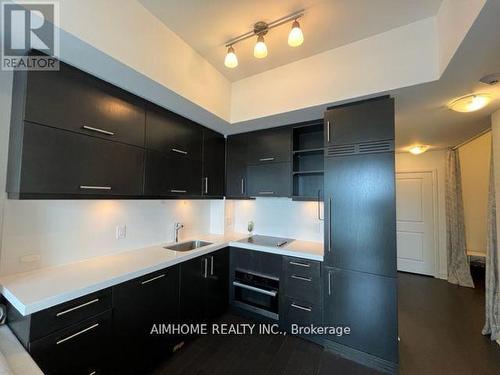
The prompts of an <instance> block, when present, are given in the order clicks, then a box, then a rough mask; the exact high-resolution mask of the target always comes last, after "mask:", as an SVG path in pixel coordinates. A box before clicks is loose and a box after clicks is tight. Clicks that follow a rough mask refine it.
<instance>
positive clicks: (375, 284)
mask: <svg viewBox="0 0 500 375" xmlns="http://www.w3.org/2000/svg"><path fill="white" fill-rule="evenodd" d="M394 172H395V171H394V101H393V99H392V98H389V97H382V98H377V99H373V100H367V101H363V102H359V103H353V104H349V105H344V106H339V107H335V108H331V109H329V110H327V111H326V112H325V177H324V178H325V196H324V199H325V203H324V204H325V206H324V207H325V258H324V269H323V275H324V287H323V291H324V323H325V325H328V326H332V325H335V326H337V325H343V326H348V327H350V329H351V333H350V334H349V335H344V336H341V337H339V336H329V337H328V338H327V340H325V345H326V346H327V347H329V348H330V349H333V350H334V351H337V352H340V353H341V354H343V355H344V356H347V357H350V358H352V359H356V360H358V361H361V362H364V363H366V364H367V365H370V366H373V367H376V368H379V369H382V370H385V371H388V372H396V371H397V367H398V365H397V363H398V332H397V278H396V207H395V181H394V179H395V177H394Z"/></svg>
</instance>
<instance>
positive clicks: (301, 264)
mask: <svg viewBox="0 0 500 375" xmlns="http://www.w3.org/2000/svg"><path fill="white" fill-rule="evenodd" d="M289 263H290V264H291V265H292V266H299V267H306V268H309V267H311V265H310V264H308V263H300V262H293V261H291V262H289Z"/></svg>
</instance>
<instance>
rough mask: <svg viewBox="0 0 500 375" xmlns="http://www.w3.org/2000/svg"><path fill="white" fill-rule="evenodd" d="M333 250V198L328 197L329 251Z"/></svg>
mask: <svg viewBox="0 0 500 375" xmlns="http://www.w3.org/2000/svg"><path fill="white" fill-rule="evenodd" d="M330 251H332V198H331V197H330V198H329V199H328V252H330Z"/></svg>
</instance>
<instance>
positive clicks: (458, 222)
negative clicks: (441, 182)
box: [446, 149, 474, 288]
mask: <svg viewBox="0 0 500 375" xmlns="http://www.w3.org/2000/svg"><path fill="white" fill-rule="evenodd" d="M446 224H447V225H446V232H447V253H448V282H450V283H452V284H457V285H460V286H467V287H471V288H474V282H473V281H472V277H471V274H470V267H469V260H468V259H467V254H466V244H465V219H464V206H463V200H462V178H461V173H460V159H459V156H458V150H452V149H450V150H448V152H447V154H446Z"/></svg>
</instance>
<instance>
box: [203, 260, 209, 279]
mask: <svg viewBox="0 0 500 375" xmlns="http://www.w3.org/2000/svg"><path fill="white" fill-rule="evenodd" d="M203 262H204V263H205V271H204V272H203V277H204V278H205V279H206V278H207V277H208V258H205V259H203Z"/></svg>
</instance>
